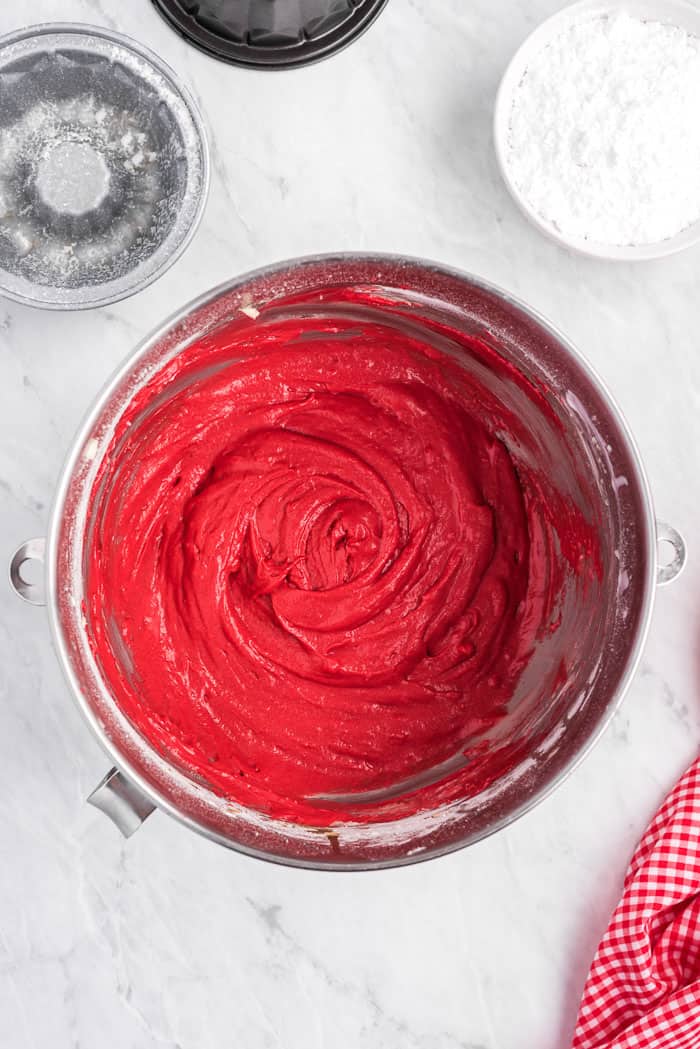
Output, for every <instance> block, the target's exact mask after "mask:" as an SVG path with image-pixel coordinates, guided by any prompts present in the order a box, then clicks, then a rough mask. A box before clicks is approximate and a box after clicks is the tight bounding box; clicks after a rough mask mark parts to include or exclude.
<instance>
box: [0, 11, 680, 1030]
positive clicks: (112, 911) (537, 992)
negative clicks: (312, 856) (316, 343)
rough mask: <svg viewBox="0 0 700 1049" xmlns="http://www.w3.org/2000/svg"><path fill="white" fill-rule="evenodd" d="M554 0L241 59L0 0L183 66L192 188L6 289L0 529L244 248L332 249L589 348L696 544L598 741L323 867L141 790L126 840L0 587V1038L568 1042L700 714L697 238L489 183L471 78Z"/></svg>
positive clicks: (46, 660) (23, 526)
mask: <svg viewBox="0 0 700 1049" xmlns="http://www.w3.org/2000/svg"><path fill="white" fill-rule="evenodd" d="M560 6H561V4H560V3H559V2H558V0H527V3H525V2H516V0H501V2H500V3H495V4H494V3H493V0H473V2H470V3H465V2H464V0H441V2H440V3H437V4H436V3H420V2H419V0H390V2H389V4H388V7H387V9H386V11H385V12H384V14H383V15H382V16H381V17H380V18H379V20H378V21H377V22H376V24H375V25H374V26H373V27H372V29H371V30H370V31H369V32H368V33H367V34H366V36H364V37H363V38H362V39H361V40H360V41H359V42H357V43H356V44H354V45H353V46H352V47H351V48H349V49H348V50H347V51H345V52H343V53H342V54H340V55H338V56H336V57H335V58H332V59H331V60H329V61H327V62H324V63H322V64H320V65H317V66H314V67H312V68H310V69H307V70H303V71H299V72H293V73H283V74H279V73H278V74H269V73H267V74H266V73H255V72H248V71H245V70H239V69H235V68H233V67H227V66H225V65H223V64H219V63H217V62H215V61H213V60H211V59H209V58H207V57H205V56H204V55H202V54H200V53H199V52H197V51H195V50H194V49H192V48H190V47H188V46H187V45H186V44H185V43H184V42H182V41H181V40H180V39H179V38H178V37H177V36H176V35H175V34H174V33H173V32H172V31H171V30H170V29H169V28H168V26H167V25H166V24H165V23H164V22H163V21H162V20H161V18H160V16H159V15H158V14H157V12H156V11H155V9H154V8H153V7H152V6H151V4H150V3H149V2H147V0H120V2H119V3H112V2H110V0H62V2H59V0H31V3H30V4H28V5H24V7H22V6H21V5H17V4H2V5H0V31H2V32H5V31H8V30H11V29H15V28H18V27H20V26H23V25H25V24H26V23H27V21H28V20H31V21H36V22H41V21H49V20H55V19H62V20H70V19H73V20H76V21H90V22H93V23H97V24H101V25H110V26H112V27H114V28H117V29H120V30H123V31H124V32H126V33H129V34H131V35H133V36H135V37H137V38H138V39H139V40H141V41H143V42H144V43H146V44H147V45H149V46H150V47H152V48H154V49H155V50H156V51H157V52H158V53H159V54H160V55H162V56H163V57H164V58H165V59H166V60H167V61H168V62H170V63H171V65H173V66H174V67H175V68H176V69H177V70H178V71H179V72H180V73H181V74H182V76H183V77H184V79H185V80H186V81H187V83H188V84H189V85H190V86H191V87H192V88H193V89H194V91H195V93H196V95H197V97H198V98H199V100H200V102H201V105H202V108H203V110H204V113H205V117H206V120H207V123H208V127H209V131H210V134H211V142H212V156H213V184H212V191H211V197H210V201H209V205H208V209H207V212H206V215H205V218H204V221H203V224H202V227H201V229H200V232H199V233H198V235H197V237H196V239H195V240H194V242H193V244H192V246H191V247H190V249H189V250H188V251H187V253H186V254H185V255H184V256H183V258H182V259H181V260H180V261H179V262H178V263H177V264H176V265H175V267H174V268H173V269H172V270H171V271H170V272H169V273H168V274H167V275H166V276H165V277H164V278H163V279H162V280H160V281H159V282H158V283H156V284H155V285H154V286H152V287H151V288H149V289H148V290H147V291H145V292H143V293H142V294H141V295H138V296H137V297H136V298H133V299H130V300H128V301H126V302H124V303H121V304H120V305H118V306H115V307H112V308H109V309H104V310H98V311H95V312H87V313H83V314H79V313H74V314H61V315H55V314H49V313H44V312H41V311H36V310H32V309H27V308H23V307H20V306H16V305H13V304H12V303H10V302H6V301H3V302H1V303H0V369H1V370H0V376H1V381H0V438H1V439H0V509H1V512H0V551H3V552H4V553H3V556H4V557H6V558H7V557H8V556H9V554H10V553H11V551H12V550H13V549H14V548H15V546H16V545H17V544H18V543H19V542H20V541H21V540H23V539H25V538H28V537H31V536H35V535H42V534H44V533H45V530H46V525H47V514H48V506H49V504H50V501H51V497H52V492H53V489H54V485H55V482H56V478H57V474H58V471H59V468H60V466H61V462H62V459H63V457H64V455H65V454H66V452H67V450H68V448H69V446H70V444H71V441H72V436H73V434H74V431H75V429H76V427H77V425H78V422H79V420H80V418H81V416H82V414H83V413H84V411H85V410H86V408H87V407H88V405H89V403H90V402H91V400H92V399H93V397H94V395H95V393H96V392H97V390H98V388H99V387H100V386H101V385H102V383H103V382H104V381H105V379H106V378H107V376H108V375H109V374H110V372H111V371H112V370H113V369H114V367H115V366H116V364H117V363H118V362H119V361H120V360H121V359H122V358H123V357H124V356H125V355H127V354H128V353H129V352H130V351H131V350H132V348H133V347H134V346H135V344H136V342H137V341H138V340H139V339H140V338H141V337H142V336H143V335H144V334H146V333H147V332H148V331H149V330H150V329H151V328H153V327H154V326H155V325H156V324H157V323H158V322H159V321H160V320H162V319H163V318H164V317H165V316H166V315H167V314H169V313H170V312H171V311H172V310H173V309H174V308H175V307H177V306H179V305H181V304H183V303H184V302H186V301H187V300H188V299H190V298H191V297H193V296H194V295H195V294H197V293H199V292H200V291H203V290H205V289H206V288H208V287H210V286H211V285H213V284H215V283H217V282H219V281H222V280H224V279H225V278H227V277H229V276H231V275H233V274H236V273H238V272H241V271H244V270H247V269H249V268H251V267H254V266H257V265H260V264H263V263H266V262H271V261H273V260H276V259H281V258H285V257H289V256H294V255H300V254H304V253H309V252H320V251H330V250H336V249H359V250H362V249H376V250H382V251H392V252H401V253H407V254H412V255H419V256H426V257H429V258H434V259H438V260H441V261H444V262H445V263H449V264H452V265H454V266H457V267H461V268H463V269H467V270H471V271H473V272H475V273H477V274H480V275H482V276H484V277H486V278H488V279H490V280H493V281H494V282H496V283H498V284H500V285H501V286H503V287H505V288H507V289H510V290H511V291H513V292H515V293H516V294H517V295H519V296H520V297H521V298H523V299H525V300H526V301H527V302H529V303H531V304H532V305H534V306H535V307H537V308H538V309H540V310H541V311H542V312H544V313H545V314H546V315H548V316H549V317H550V318H551V319H552V320H553V321H554V322H555V323H556V324H558V325H559V326H560V327H561V328H563V329H564V330H565V331H566V332H567V333H568V335H569V336H570V337H571V338H572V339H573V340H574V341H575V342H576V343H577V344H578V346H579V347H580V348H581V349H582V350H583V351H584V353H586V354H587V355H588V356H589V358H591V359H592V361H593V362H594V363H595V365H596V366H597V367H598V369H599V370H600V371H601V372H602V374H603V376H604V377H605V378H606V379H607V380H608V382H609V384H610V385H611V386H612V388H613V390H614V392H615V393H616V395H617V397H618V399H619V401H620V402H621V405H622V407H623V409H624V411H625V413H626V414H627V417H628V419H629V421H630V423H631V425H632V428H633V430H634V431H635V432H636V435H637V437H638V440H639V443H640V445H641V449H642V453H643V456H644V459H645V462H646V466H647V468H648V472H649V475H650V480H651V483H652V488H653V491H654V494H655V498H656V503H657V509H658V512H659V515H660V516H662V517H664V518H665V519H667V520H668V521H670V522H671V523H672V524H674V525H675V526H676V527H678V528H680V529H681V530H683V531H684V532H685V534H686V537H687V538H689V539H690V540H691V560H690V565H689V568H688V570H687V571H686V573H685V575H684V576H683V577H682V578H681V580H679V581H678V582H677V583H676V584H675V585H673V586H671V587H669V588H667V589H666V590H664V591H662V592H661V593H660V594H659V599H658V603H657V607H656V613H655V618H654V623H653V627H652V631H651V636H650V639H649V643H648V646H647V649H646V653H645V657H644V660H643V665H642V668H641V672H640V673H639V674H638V676H637V678H636V681H635V683H634V685H633V687H632V689H631V691H630V693H629V695H628V697H627V700H626V702H625V704H624V708H623V710H622V712H621V714H620V715H619V716H618V717H617V719H616V720H615V722H614V724H613V725H612V727H611V728H610V729H609V730H608V732H607V733H606V735H605V737H604V739H603V741H602V742H601V743H600V744H599V746H598V747H597V749H596V750H595V752H594V753H593V755H592V756H591V757H589V758H588V760H587V761H586V762H585V763H584V765H583V767H582V768H580V769H579V771H577V772H576V773H575V774H574V776H573V777H572V778H570V779H569V780H568V782H567V783H566V784H565V785H564V786H563V787H561V788H560V790H559V791H558V792H557V793H556V795H555V796H554V797H553V798H551V799H550V800H549V801H547V802H545V803H544V804H542V805H541V806H540V807H539V808H538V809H536V810H535V811H534V812H533V813H531V814H530V815H528V816H527V817H525V818H524V819H522V820H521V821H520V822H518V823H516V824H515V825H514V826H512V827H511V828H510V829H508V830H507V831H505V832H501V833H500V834H498V835H496V836H495V837H493V838H491V839H489V840H488V841H485V842H483V843H481V844H479V845H476V846H474V847H472V848H470V849H468V850H467V851H464V852H461V853H457V854H455V855H453V856H451V857H449V858H446V859H442V860H438V861H433V862H431V863H427V864H425V865H420V866H417V867H413V868H408V869H404V870H399V871H392V872H381V873H372V874H365V875H346V874H335V875H329V874H317V873H310V872H304V871H295V870H288V869H284V868H280V867H275V866H271V865H267V864H263V863H260V862H257V861H254V860H251V859H247V858H245V857H243V856H239V855H237V854H235V853H231V852H227V851H225V850H224V849H222V848H220V847H217V846H215V845H213V844H211V843H209V842H207V841H205V840H204V839H202V838H199V837H198V836H196V835H194V834H192V833H191V832H189V831H187V830H185V829H184V828H183V827H181V826H179V825H178V824H177V823H175V822H174V821H172V820H170V819H168V818H167V817H166V816H164V815H162V814H155V815H154V816H153V817H152V818H151V819H150V820H149V821H148V823H147V824H146V825H144V827H143V828H142V829H141V830H140V831H139V833H138V834H136V835H135V837H133V838H132V839H131V840H130V841H129V842H128V843H125V842H124V841H123V840H122V839H121V838H120V836H119V835H118V833H117V832H116V830H115V828H114V827H113V826H112V825H111V824H110V823H109V821H108V820H107V819H106V818H105V817H104V816H103V815H102V814H100V813H99V812H97V811H95V810H94V809H92V808H90V807H88V806H86V805H85V804H84V798H85V797H86V795H87V794H88V793H89V791H90V790H91V789H92V787H94V786H95V784H96V783H97V781H98V780H99V779H100V777H101V776H102V774H103V772H104V771H105V770H106V767H107V761H106V759H105V757H104V755H103V754H102V752H101V751H100V749H99V747H98V745H97V744H96V743H95V741H94V740H93V738H92V737H91V735H90V733H89V732H88V730H87V728H86V727H85V725H84V723H83V722H82V720H81V718H80V716H79V714H78V713H77V711H76V709H75V708H74V705H73V703H72V701H71V699H70V697H69V694H68V690H67V687H66V685H65V684H64V681H63V679H62V677H61V674H60V671H59V668H58V665H57V663H56V660H55V658H54V655H53V652H52V650H51V647H50V643H49V634H48V627H47V624H46V619H45V615H44V613H43V612H42V611H41V610H40V609H34V608H31V607H29V606H24V605H22V603H21V602H20V601H19V600H17V599H16V598H15V597H14V596H13V595H12V594H11V593H10V590H9V587H8V586H4V587H2V588H1V591H0V638H1V644H2V659H1V660H0V1045H1V1046H3V1047H5V1046H7V1047H8V1049H35V1047H36V1049H39V1047H41V1049H44V1047H46V1046H50V1047H51V1049H95V1047H97V1046H99V1047H100V1049H111V1047H115V1049H117V1047H118V1049H151V1047H163V1049H224V1047H229V1046H231V1047H233V1046H237V1047H238V1046H242V1047H245V1049H268V1047H269V1049H273V1047H275V1049H276V1047H279V1049H314V1047H317V1049H324V1047H329V1049H359V1047H367V1049H399V1047H401V1049H565V1047H566V1046H567V1044H568V1039H569V1037H570V1033H571V1030H572V1027H573V1023H574V1018H575V1013H576V1007H577V1002H578V998H579V995H580V992H581V988H582V985H583V982H584V979H585V976H586V972H587V968H588V964H589V961H590V958H591V956H592V954H593V951H594V949H595V946H596V944H597V941H598V939H599V937H600V935H601V934H602V932H603V930H604V928H605V925H606V923H607V919H608V916H609V913H610V911H611V908H612V906H613V904H614V903H615V902H616V900H617V898H618V895H619V892H620V887H621V881H622V877H623V874H624V870H625V867H626V864H627V860H628V858H629V855H630V853H631V850H632V848H633V846H634V844H635V842H636V840H637V838H638V836H639V835H640V833H641V831H642V829H643V827H644V826H645V824H646V822H647V820H648V819H649V817H650V816H651V814H652V811H653V809H654V807H655V806H656V804H657V803H658V802H659V800H660V799H661V797H662V795H663V794H664V793H665V792H666V790H667V789H668V788H669V787H670V786H671V784H672V783H673V782H674V781H675V779H676V778H677V777H678V775H679V774H680V773H681V771H682V770H683V769H684V767H685V766H686V765H687V764H688V763H689V762H690V760H691V759H692V758H693V757H694V756H695V754H696V750H697V746H696V740H697V738H698V733H699V730H700V708H699V706H698V685H699V684H700V681H699V678H700V604H699V603H698V602H696V601H695V594H696V593H698V592H700V556H697V555H696V556H693V554H694V551H693V548H692V540H693V539H694V533H695V530H696V528H697V527H698V509H697V504H698V500H697V489H698V479H697V448H698V443H699V442H700V412H699V410H698V409H699V407H700V354H699V353H698V328H699V326H700V300H699V299H698V292H697V287H698V269H699V267H700V251H698V250H696V251H691V252H688V253H686V254H685V255H682V256H679V257H676V258H672V259H668V260H665V261H661V262H658V263H647V264H644V265H642V266H639V267H631V266H624V265H611V264H602V263H597V262H594V261H587V260H584V259H581V258H575V257H572V256H569V255H567V254H565V253H564V252H562V251H560V250H559V249H557V248H556V247H554V246H553V245H552V244H550V243H549V242H548V241H546V240H545V239H543V238H542V237H541V236H540V235H539V234H538V233H536V232H535V231H534V230H533V229H531V228H530V227H529V226H528V225H527V224H526V222H525V220H524V219H523V218H521V216H520V214H519V213H518V212H517V211H516V209H515V207H514V206H513V204H512V203H511V201H510V199H509V198H508V196H507V195H506V192H505V190H504V188H503V186H502V185H501V183H500V181H499V178H498V174H497V171H496V166H495V161H494V157H493V152H492V149H491V141H490V120H491V112H492V106H493V101H494V94H495V90H496V87H497V83H498V80H499V76H500V74H501V72H502V70H503V68H504V65H505V63H506V61H507V59H508V58H509V56H510V55H511V53H512V52H513V51H514V49H515V47H516V45H517V44H518V42H519V41H520V40H521V39H522V38H523V37H524V36H525V34H526V33H527V32H528V31H529V30H530V29H531V28H532V27H533V26H534V25H535V24H536V23H537V22H538V21H540V20H541V19H542V18H543V17H545V16H546V15H548V14H550V13H551V12H552V11H554V10H555V9H557V8H558V7H560Z"/></svg>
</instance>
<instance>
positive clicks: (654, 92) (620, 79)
mask: <svg viewBox="0 0 700 1049" xmlns="http://www.w3.org/2000/svg"><path fill="white" fill-rule="evenodd" d="M699 111H700V39H699V38H698V37H695V36H692V35H691V34H689V33H688V32H686V31H685V30H684V29H682V28H680V27H678V26H673V25H667V24H663V23H661V22H654V21H642V20H641V19H638V18H635V17H633V16H631V15H630V14H627V13H619V14H611V15H602V16H601V15H598V16H594V17H589V18H588V19H586V20H584V21H582V22H579V23H578V24H575V25H573V26H572V27H571V28H570V29H568V30H567V31H565V32H562V33H561V34H559V35H558V36H557V37H556V38H555V39H554V40H553V41H551V42H550V43H549V44H548V46H547V47H545V48H543V49H542V50H541V51H540V52H539V54H536V55H535V56H534V58H533V59H532V60H531V61H530V63H529V65H528V67H527V69H526V72H525V74H524V76H523V77H522V79H521V81H520V83H519V85H518V87H517V89H516V91H515V93H514V97H513V105H512V111H511V114H510V124H509V134H508V144H507V149H508V166H509V171H510V175H511V178H512V180H513V182H514V183H515V186H516V187H517V189H518V190H519V192H520V193H521V194H522V195H523V197H524V198H525V199H526V200H527V201H528V202H529V204H530V205H531V206H532V207H533V208H534V210H535V211H536V212H537V213H538V214H539V215H540V216H541V217H542V218H543V219H544V220H545V221H547V222H549V223H551V224H552V225H553V226H554V227H555V228H556V229H558V230H559V231H560V232H561V233H563V234H564V235H566V236H569V237H580V238H585V239H587V240H589V241H594V242H597V243H601V244H610V245H643V244H653V243H655V242H658V241H663V240H666V239H668V238H670V237H673V236H675V235H676V234H678V233H680V232H681V231H682V230H684V229H686V228H687V227H688V226H690V225H692V224H693V223H694V222H696V221H698V220H700V120H698V112H699Z"/></svg>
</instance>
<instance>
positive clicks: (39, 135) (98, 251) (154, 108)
mask: <svg viewBox="0 0 700 1049" xmlns="http://www.w3.org/2000/svg"><path fill="white" fill-rule="evenodd" d="M26 43H27V44H29V43H30V41H27V42H26ZM164 83H165V81H164V78H163V77H162V76H161V75H160V74H159V73H158V72H157V71H156V70H154V69H153V68H152V67H151V65H150V63H148V62H147V61H146V59H144V58H142V57H141V56H139V55H137V54H135V53H132V52H126V49H125V48H124V46H123V45H121V44H120V43H117V42H110V41H107V40H104V39H99V40H98V41H97V47H96V49H95V50H82V49H80V48H79V47H75V48H72V47H71V46H70V43H68V44H67V46H66V47H60V48H59V47H55V46H54V47H50V46H41V47H39V49H36V47H35V49H34V50H33V51H32V52H31V53H29V54H26V55H22V56H21V57H18V58H15V59H14V60H13V61H10V62H9V63H8V64H6V65H4V67H3V68H1V69H0V103H1V104H0V269H2V270H4V271H5V273H6V274H7V275H8V276H10V275H13V276H15V277H17V278H20V279H24V280H26V281H28V282H30V283H31V284H33V285H40V286H48V287H51V288H55V289H57V291H58V289H66V291H68V290H71V289H72V290H73V294H75V290H77V289H80V288H85V287H91V286H95V285H101V284H103V283H105V282H107V281H115V280H118V279H119V278H122V277H124V276H125V275H127V274H129V273H130V272H131V271H134V270H137V269H138V268H139V267H140V266H141V265H142V264H143V263H144V262H145V261H146V260H148V259H150V258H151V256H153V254H154V253H155V252H156V251H157V249H158V248H159V247H160V246H161V245H162V244H163V242H164V241H165V240H166V238H167V237H168V234H169V233H170V231H171V230H172V228H173V226H174V223H175V221H176V218H177V215H178V211H179V209H180V207H181V205H182V201H183V197H184V194H185V189H186V186H187V174H188V145H189V144H188V143H186V142H185V140H184V138H183V132H182V130H181V126H180V121H179V120H178V116H179V115H180V114H178V113H177V111H176V107H174V105H173V101H174V100H175V99H176V96H175V95H174V93H172V92H170V94H171V95H172V97H171V98H168V100H167V101H166V100H164V98H163V84H164ZM182 108H183V110H184V108H185V107H184V104H182Z"/></svg>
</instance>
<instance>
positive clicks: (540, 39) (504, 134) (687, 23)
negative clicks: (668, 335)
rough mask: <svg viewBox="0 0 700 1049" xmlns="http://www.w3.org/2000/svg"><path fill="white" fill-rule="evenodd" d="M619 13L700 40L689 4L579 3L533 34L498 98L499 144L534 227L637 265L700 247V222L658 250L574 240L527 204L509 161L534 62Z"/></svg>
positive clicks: (699, 19)
mask: <svg viewBox="0 0 700 1049" xmlns="http://www.w3.org/2000/svg"><path fill="white" fill-rule="evenodd" d="M618 11H626V12H627V13H628V14H631V15H634V16H635V17H637V18H642V19H645V20H647V21H650V22H652V21H653V22H666V23H669V24H672V25H677V26H681V27H682V28H683V29H685V30H686V31H687V32H689V33H692V34H694V35H695V36H698V37H700V7H697V6H695V4H692V3H688V2H687V0H609V2H607V3H605V2H603V0H579V2H578V3H575V4H571V6H569V7H565V8H564V9H563V10H562V11H559V12H557V14H555V15H553V16H552V17H551V18H548V19H547V21H545V22H543V23H542V24H541V25H540V26H538V28H537V29H535V31H534V32H533V33H531V34H530V36H529V37H528V38H527V39H526V40H525V42H524V43H523V44H522V45H521V47H520V48H519V50H518V51H517V52H516V54H515V55H514V57H513V59H512V60H511V62H510V65H509V66H508V68H507V69H506V71H505V74H504V76H503V79H502V81H501V85H500V88H499V90H498V96H497V98H496V111H495V117H494V143H495V147H496V157H497V160H498V165H499V168H500V170H501V174H502V176H503V180H504V182H505V184H506V186H507V187H508V190H509V192H510V194H511V196H512V197H513V199H514V200H515V202H516V204H517V205H518V207H519V208H520V209H521V211H522V212H523V213H524V214H525V215H526V216H527V218H529V219H530V221H531V222H532V223H533V225H535V226H537V228H538V229H540V230H541V231H542V232H543V233H544V234H545V235H546V236H548V237H550V238H551V239H552V240H554V241H556V242H557V243H558V244H562V245H563V246H564V247H566V248H569V249H571V250H572V251H577V252H580V253H581V254H583V255H592V256H594V257H595V258H599V259H612V260H617V261H621V262H634V261H643V260H646V259H658V258H662V257H663V256H665V255H673V254H674V253H675V252H677V251H682V250H683V249H684V248H689V247H690V246H691V245H693V244H696V243H697V242H698V241H700V222H694V223H693V224H692V225H691V226H688V228H687V229H684V230H683V231H682V232H681V233H678V234H676V236H674V237H669V238H668V239H667V240H661V241H657V242H655V243H653V244H640V245H616V244H603V243H600V242H596V241H593V240H588V239H587V238H584V237H569V236H567V235H566V234H564V233H562V232H561V231H560V230H559V229H557V227H556V226H555V225H554V224H553V223H551V222H548V221H547V219H545V218H543V217H542V215H540V214H539V212H537V211H536V210H535V209H534V208H533V207H532V205H531V204H530V203H529V202H528V201H527V200H526V199H525V197H524V196H523V195H522V193H521V192H520V190H519V189H518V187H517V186H516V185H515V183H514V181H513V179H512V177H511V173H510V170H509V158H508V135H509V126H510V116H511V112H512V108H513V98H514V94H515V91H516V90H517V88H518V85H519V84H520V82H521V80H522V78H523V76H524V75H525V71H526V70H527V68H528V66H529V65H530V63H531V61H532V59H533V58H534V56H535V55H536V54H538V53H539V52H541V51H542V49H543V48H545V47H546V46H547V44H549V43H550V42H551V41H552V40H554V39H555V38H556V37H558V36H560V35H561V34H562V33H564V32H566V30H567V29H569V28H571V26H573V25H576V24H577V23H578V22H581V21H586V20H587V19H589V18H591V17H592V16H595V15H606V14H613V13H615V12H618Z"/></svg>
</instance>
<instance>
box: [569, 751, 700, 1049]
mask: <svg viewBox="0 0 700 1049" xmlns="http://www.w3.org/2000/svg"><path fill="white" fill-rule="evenodd" d="M573 1049H700V760H699V761H697V762H696V763H695V764H694V765H693V766H692V768H690V770H689V771H688V772H687V773H686V774H685V776H684V777H683V779H682V780H681V781H680V783H679V784H678V786H677V787H676V788H675V790H674V791H673V793H672V794H671V795H670V796H669V797H668V799H667V800H666V802H665V803H664V804H663V806H662V807H661V809H660V810H659V812H658V814H657V816H656V818H655V819H654V821H653V823H652V824H651V826H650V827H649V829H648V831H647V832H646V834H645V835H644V837H643V838H642V840H641V842H640V844H639V847H638V848H637V851H636V853H635V855H634V858H633V860H632V863H631V865H630V869H629V871H628V872H627V877H626V879H625V887H624V893H623V896H622V900H621V901H620V904H619V906H618V908H617V910H616V911H615V913H614V915H613V917H612V921H611V923H610V927H609V929H608V931H607V933H606V934H605V937H604V939H603V941H602V943H601V945H600V947H599V948H598V953H597V954H596V957H595V960H594V962H593V967H592V969H591V972H590V976H589V977H588V982H587V984H586V989H585V991H584V995H583V1001H582V1003H581V1011H580V1014H579V1019H578V1026H577V1028H576V1034H575V1036H574V1041H573Z"/></svg>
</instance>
